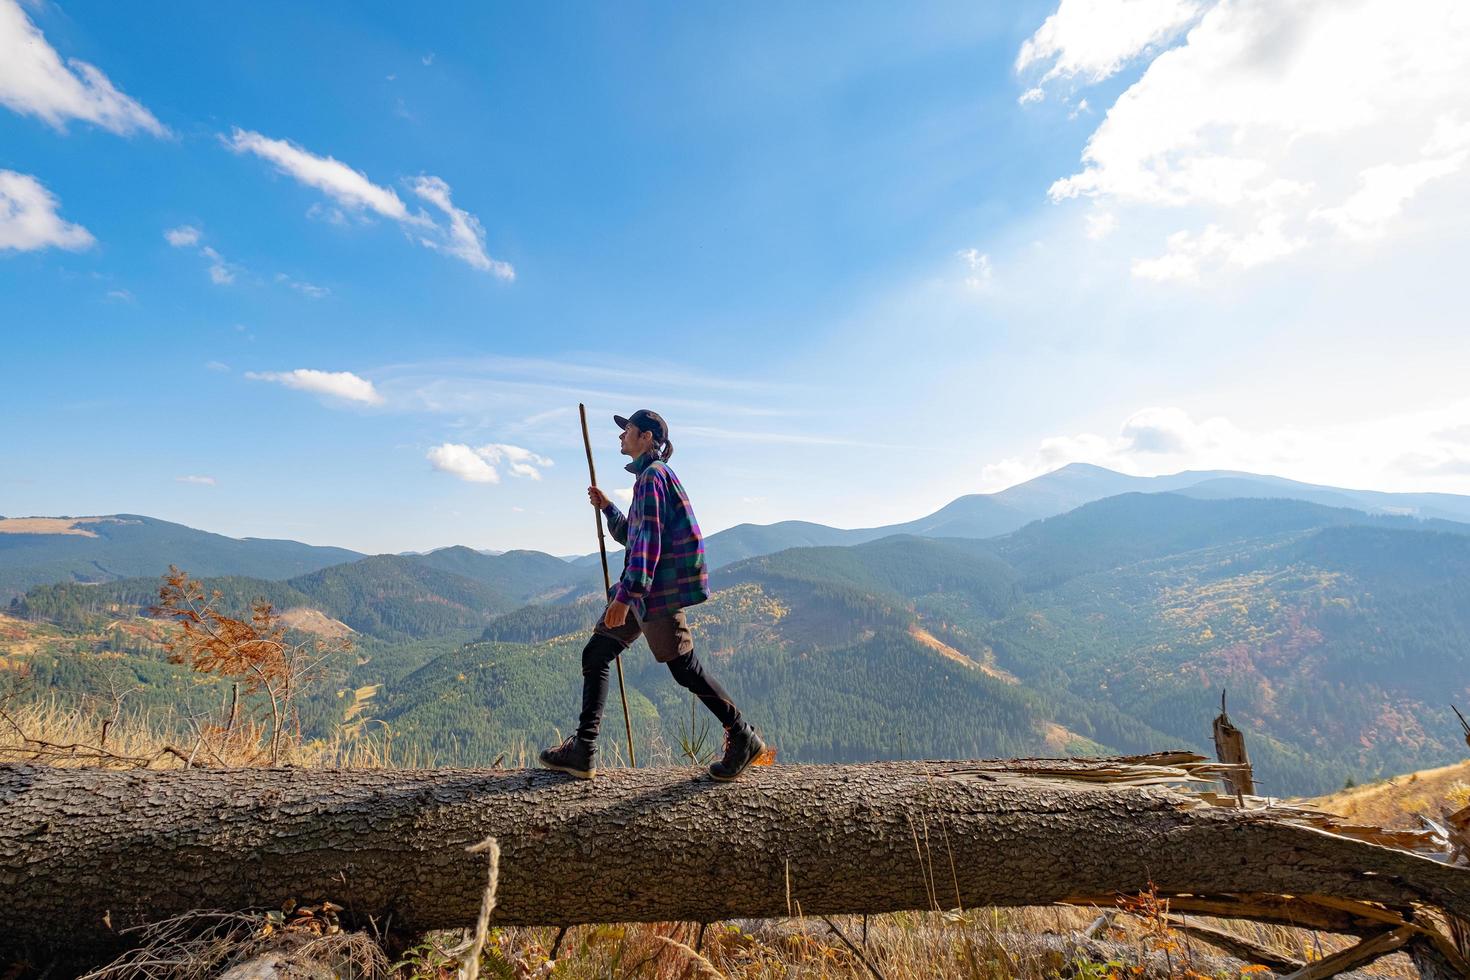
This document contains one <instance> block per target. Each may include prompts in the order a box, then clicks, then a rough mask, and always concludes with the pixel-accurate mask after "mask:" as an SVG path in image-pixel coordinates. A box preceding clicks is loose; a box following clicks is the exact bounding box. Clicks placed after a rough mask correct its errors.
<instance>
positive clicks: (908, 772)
mask: <svg viewBox="0 0 1470 980" xmlns="http://www.w3.org/2000/svg"><path fill="white" fill-rule="evenodd" d="M987 765H988V766H989V769H988V770H987V768H986V766H987ZM1072 765H1074V766H1075V767H1076V768H1077V771H1078V772H1085V771H1086V770H1087V768H1088V765H1087V764H1086V763H1076V764H1072ZM1028 767H1029V768H1032V769H1036V768H1043V769H1048V770H1052V774H1051V775H1049V776H1046V777H1042V776H1038V775H1035V774H1029V775H1028V774H1027V772H1026V770H1027V769H1028ZM998 768H1008V769H1009V770H1010V771H1006V772H997V771H995V770H996V769H998ZM1057 768H1058V764H1057V763H1048V764H1047V765H1045V766H1040V767H1038V766H1034V765H1031V764H1029V763H1027V762H1026V761H1024V760H1022V761H1020V762H1013V763H1007V764H982V763H964V762H948V763H947V762H893V763H872V764H865V765H843V766H836V765H833V766H777V767H773V768H769V769H756V770H751V771H750V772H749V773H748V774H747V775H746V776H744V777H742V778H741V779H740V780H739V781H737V782H735V783H729V784H725V783H716V782H713V781H711V780H709V779H707V778H701V777H700V776H699V775H698V774H697V771H696V770H692V769H642V770H604V771H603V772H601V773H599V775H598V777H597V779H596V780H594V781H591V782H584V781H579V780H573V779H570V778H568V777H565V776H562V775H560V774H558V773H552V772H546V771H526V770H512V771H505V770H466V769H438V770H417V771H392V770H331V769H324V770H305V769H294V768H277V769H238V770H197V769H196V770H170V771H134V772H116V771H104V770H96V769H54V768H48V767H44V766H27V765H6V766H0V895H3V902H4V907H3V927H0V946H4V945H5V942H6V941H7V940H9V941H10V942H11V943H12V944H15V945H22V944H24V945H31V944H46V943H52V942H60V941H65V942H67V943H78V942H80V943H96V944H107V943H108V942H109V940H112V941H115V933H113V932H112V931H111V930H112V929H120V928H123V927H126V926H129V925H134V924H139V923H143V922H146V921H153V920H157V919H159V918H162V917H164V916H167V915H172V914H177V913H180V912H184V911H187V910H189V909H197V908H212V909H243V908H249V907H270V906H278V905H280V904H281V903H282V902H283V901H286V900H288V899H295V900H297V901H298V902H304V901H309V900H316V899H323V898H330V899H331V900H333V901H335V902H337V903H338V904H340V905H343V906H345V907H346V909H347V912H346V913H345V914H344V917H352V918H355V919H356V920H357V921H359V922H361V921H365V919H366V917H368V916H373V917H374V918H375V919H376V921H377V922H378V923H379V924H382V923H383V922H384V921H385V920H387V919H389V918H390V917H391V925H392V926H394V927H400V926H401V927H405V928H410V929H426V928H438V927H455V926H463V925H466V924H468V923H471V922H473V921H474V920H475V917H476V914H477V912H478V910H479V908H480V900H481V896H482V893H483V890H484V887H485V873H486V872H485V866H484V859H483V858H481V857H478V856H474V855H470V854H468V853H466V850H465V849H466V847H468V846H470V845H472V844H475V843H477V842H479V841H481V840H482V839H484V838H485V837H489V836H494V837H497V838H498V839H499V841H500V847H501V860H500V880H499V893H498V896H497V905H496V909H495V917H494V921H495V922H496V923H497V924H568V923H584V922H609V921H668V920H686V921H688V920H695V921H718V920H722V919H728V918H734V917H765V916H782V915H787V914H791V913H796V912H798V911H800V912H801V913H802V914H806V915H830V914H837V913H867V912H889V911H895V910H900V909H924V908H936V907H940V908H953V907H956V906H965V907H972V906H982V905H1038V904H1046V903H1050V902H1059V901H1067V900H1069V899H1070V900H1076V901H1082V900H1085V897H1086V896H1093V897H1094V899H1095V900H1098V901H1102V902H1107V901H1109V899H1108V896H1111V895H1116V894H1120V893H1121V894H1136V893H1138V892H1140V891H1142V890H1144V889H1146V888H1148V887H1149V883H1150V882H1153V883H1154V885H1155V886H1156V888H1157V890H1158V893H1159V894H1160V895H1161V896H1169V895H1192V896H1196V897H1197V900H1203V899H1206V898H1208V897H1209V896H1221V897H1222V898H1224V897H1231V896H1233V897H1235V898H1234V899H1232V900H1238V899H1239V897H1241V896H1245V897H1247V898H1249V897H1250V896H1285V895H1290V896H1312V895H1323V896H1332V897H1334V898H1337V899H1351V900H1354V901H1358V902H1376V903H1381V904H1383V905H1387V906H1389V907H1391V908H1393V909H1401V910H1404V912H1405V913H1408V912H1409V910H1410V909H1411V907H1412V906H1413V905H1429V906H1435V907H1439V908H1442V909H1444V910H1446V911H1449V912H1452V913H1454V914H1457V915H1461V916H1470V870H1466V869H1461V868H1455V867H1450V866H1447V865H1444V864H1440V863H1437V862H1435V861H1432V860H1429V859H1427V858H1423V857H1419V856H1416V855H1413V854H1409V853H1407V852H1404V851H1398V850H1394V849H1391V848H1387V847H1381V846H1376V845H1372V844H1366V843H1362V842H1359V841H1356V840H1351V839H1348V838H1345V837H1340V836H1336V835H1334V834H1329V833H1324V832H1322V831H1321V830H1317V829H1312V828H1310V827H1306V826H1301V825H1297V824H1293V823H1291V822H1290V821H1289V819H1285V818H1282V817H1280V816H1274V815H1272V814H1271V813H1270V811H1259V810H1249V811H1240V810H1232V809H1229V808H1224V807H1218V806H1209V805H1205V804H1203V803H1202V802H1200V801H1199V800H1198V799H1196V798H1193V797H1190V796H1187V795H1184V794H1181V793H1179V792H1176V791H1174V790H1171V789H1168V788H1164V787H1157V786H1143V787H1139V786H1116V785H1106V784H1103V785H1097V784H1092V783H1088V782H1083V781H1079V780H1073V779H1065V778H1058V775H1057V773H1056V772H1055V770H1056V769H1057ZM1263 901H1264V900H1263ZM1183 905H1184V906H1187V905H1188V903H1187V902H1186V903H1183ZM1257 905H1260V906H1261V907H1263V908H1264V907H1266V905H1265V904H1262V902H1257ZM1318 908H1319V911H1320V912H1321V914H1322V915H1323V916H1326V917H1327V918H1324V919H1323V920H1322V921H1323V922H1329V921H1333V922H1338V921H1339V920H1334V919H1331V918H1330V917H1331V916H1334V915H1337V916H1341V920H1340V922H1339V925H1340V927H1341V928H1344V929H1348V930H1352V929H1354V928H1357V929H1358V931H1360V932H1361V931H1367V930H1372V931H1377V930H1381V929H1382V928H1383V926H1382V925H1381V924H1380V923H1377V922H1370V921H1365V920H1361V919H1354V918H1353V917H1352V916H1350V915H1348V914H1346V913H1342V912H1334V911H1332V910H1331V909H1328V908H1324V907H1318ZM1283 914H1284V915H1286V916H1288V917H1290V916H1291V915H1293V914H1294V913H1292V912H1291V911H1290V909H1289V908H1287V909H1286V911H1285V912H1284V913H1283ZM108 923H110V925H109V924H108Z"/></svg>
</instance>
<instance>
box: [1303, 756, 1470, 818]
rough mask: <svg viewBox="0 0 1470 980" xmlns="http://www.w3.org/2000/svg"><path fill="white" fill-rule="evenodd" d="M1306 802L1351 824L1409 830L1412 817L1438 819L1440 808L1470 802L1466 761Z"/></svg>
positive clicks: (1469, 766) (1468, 763)
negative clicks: (1421, 815)
mask: <svg viewBox="0 0 1470 980" xmlns="http://www.w3.org/2000/svg"><path fill="white" fill-rule="evenodd" d="M1310 802H1311V803H1312V804H1313V805H1315V806H1317V807H1319V808H1320V809H1322V810H1326V811H1327V812H1328V813H1336V814H1338V815H1339V816H1342V817H1346V818H1348V819H1349V820H1352V821H1353V822H1355V823H1362V824H1371V825H1373V826H1378V827H1394V828H1404V829H1409V828H1413V827H1415V826H1416V822H1415V819H1414V816H1415V814H1420V813H1422V814H1424V815H1425V816H1427V817H1430V818H1432V819H1434V820H1438V819H1440V817H1441V814H1440V809H1441V807H1444V806H1448V807H1449V808H1450V809H1452V810H1458V809H1459V808H1460V807H1463V806H1465V805H1466V804H1467V803H1470V762H1457V763H1455V764H1454V765H1452V766H1441V767H1440V768H1438V769H1423V770H1420V771H1419V772H1411V773H1408V774H1407V775H1403V776H1395V777H1393V778H1392V779H1385V780H1383V781H1381V782H1377V783H1369V784H1368V785H1366V786H1354V787H1353V788H1352V789H1345V790H1340V791H1339V792H1336V793H1331V794H1329V795H1327V796H1319V797H1317V798H1316V799H1314V800H1311V801H1310Z"/></svg>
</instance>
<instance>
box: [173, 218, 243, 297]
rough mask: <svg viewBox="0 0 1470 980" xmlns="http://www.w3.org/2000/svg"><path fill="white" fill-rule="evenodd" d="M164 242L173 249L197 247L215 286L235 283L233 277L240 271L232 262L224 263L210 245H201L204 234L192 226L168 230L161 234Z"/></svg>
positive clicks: (221, 256)
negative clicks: (207, 265) (207, 262)
mask: <svg viewBox="0 0 1470 980" xmlns="http://www.w3.org/2000/svg"><path fill="white" fill-rule="evenodd" d="M163 238H164V241H166V242H168V243H169V244H170V245H172V246H173V247H174V248H194V247H196V246H197V247H198V249H199V254H200V255H202V256H204V257H205V258H206V259H208V260H209V281H210V282H212V283H214V284H215V285H216V286H228V285H229V284H230V283H232V282H234V281H235V277H236V276H237V275H238V274H239V273H240V271H241V269H240V267H239V266H238V265H235V264H234V263H232V262H226V261H225V257H224V256H223V255H221V254H219V252H218V251H217V250H216V249H215V248H214V246H212V245H204V244H202V243H203V241H204V233H203V232H201V231H200V230H199V229H198V228H195V227H194V226H193V225H179V226H178V227H177V228H169V229H167V230H165V231H164V233H163Z"/></svg>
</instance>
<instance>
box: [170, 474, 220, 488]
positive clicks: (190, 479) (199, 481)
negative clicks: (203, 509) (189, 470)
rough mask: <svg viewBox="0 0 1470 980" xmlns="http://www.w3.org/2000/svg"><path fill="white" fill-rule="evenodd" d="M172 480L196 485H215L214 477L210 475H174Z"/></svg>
mask: <svg viewBox="0 0 1470 980" xmlns="http://www.w3.org/2000/svg"><path fill="white" fill-rule="evenodd" d="M174 482H175V483H192V484H193V485H194V486H198V487H212V486H214V485H215V479H214V477H212V476H176V477H174Z"/></svg>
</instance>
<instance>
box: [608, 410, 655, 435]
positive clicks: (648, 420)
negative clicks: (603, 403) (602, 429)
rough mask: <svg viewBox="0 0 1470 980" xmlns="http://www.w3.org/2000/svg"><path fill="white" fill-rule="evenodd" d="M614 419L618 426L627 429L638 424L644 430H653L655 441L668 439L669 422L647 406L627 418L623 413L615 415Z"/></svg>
mask: <svg viewBox="0 0 1470 980" xmlns="http://www.w3.org/2000/svg"><path fill="white" fill-rule="evenodd" d="M613 421H614V422H616V423H617V424H618V428H620V429H626V428H627V427H628V426H630V425H636V426H637V427H638V428H639V430H640V431H642V432H652V433H653V440H654V441H655V442H667V441H668V438H669V424H668V423H667V422H665V421H664V417H663V416H662V415H660V414H658V413H657V412H650V411H649V410H648V409H646V408H640V409H638V411H636V412H634V413H633V414H632V415H630V416H628V417H627V418H623V417H622V416H621V415H614V416H613Z"/></svg>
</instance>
